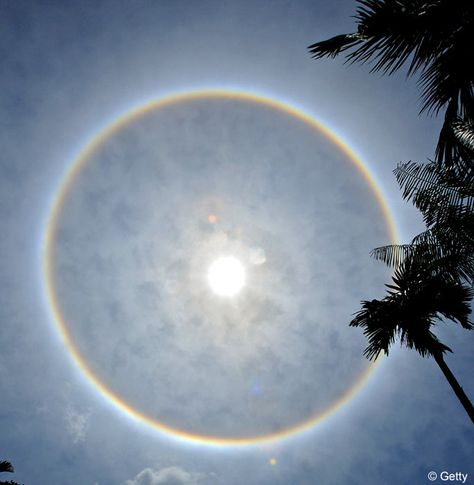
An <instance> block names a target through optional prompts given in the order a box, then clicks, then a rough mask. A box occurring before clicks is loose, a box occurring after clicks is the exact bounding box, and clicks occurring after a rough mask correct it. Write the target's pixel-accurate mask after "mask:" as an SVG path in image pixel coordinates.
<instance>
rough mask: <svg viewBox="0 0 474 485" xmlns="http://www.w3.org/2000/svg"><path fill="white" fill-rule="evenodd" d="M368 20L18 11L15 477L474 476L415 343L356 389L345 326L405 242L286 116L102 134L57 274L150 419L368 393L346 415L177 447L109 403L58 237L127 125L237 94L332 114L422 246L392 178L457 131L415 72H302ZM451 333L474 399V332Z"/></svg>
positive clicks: (267, 423)
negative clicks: (385, 261)
mask: <svg viewBox="0 0 474 485" xmlns="http://www.w3.org/2000/svg"><path fill="white" fill-rule="evenodd" d="M354 11H355V2H353V1H352V0H350V1H349V0H339V1H318V0H314V1H303V0H301V1H290V0H287V1H283V0H281V1H280V0H271V1H270V0H268V1H266V0H262V1H257V0H253V1H240V0H239V1H232V2H231V1H226V0H221V1H193V0H188V1H180V0H173V1H171V0H169V1H165V0H153V1H151V0H150V1H139V0H130V1H119V0H114V1H81V2H72V1H57V2H54V1H43V2H32V1H16V0H15V1H14V0H4V1H2V2H1V3H0V22H1V28H0V50H1V56H0V59H1V62H2V76H1V77H0V83H1V89H0V101H1V111H0V123H1V129H0V137H1V147H2V150H1V156H0V161H1V166H0V198H1V199H0V200H1V205H0V217H1V223H2V237H1V240H0V244H1V255H2V258H1V264H2V267H1V272H0V275H1V276H0V277H1V280H0V285H1V291H0V298H1V304H0V318H1V320H0V336H1V346H2V348H1V352H0V460H2V459H8V460H10V461H12V462H13V464H14V466H15V469H16V472H15V474H14V475H11V476H10V475H8V474H7V475H6V476H5V477H0V480H1V479H2V478H3V479H4V480H6V479H15V480H16V481H18V482H20V483H24V484H25V485H37V484H38V485H42V484H45V485H56V484H57V485H63V484H64V485H68V484H74V485H75V484H78V485H96V484H99V485H158V484H160V485H207V484H211V485H213V484H219V485H243V484H250V485H253V484H256V485H260V484H261V485H273V484H279V485H284V484H295V485H300V484H301V485H311V484H345V483H348V484H369V485H370V484H381V483H387V484H407V483H410V484H412V483H413V484H418V483H419V484H424V483H431V482H429V480H428V478H427V475H428V473H429V472H430V471H435V472H437V473H441V472H443V471H448V472H452V473H456V472H461V473H468V474H469V475H470V476H469V478H468V481H467V483H469V482H470V481H472V480H474V467H473V466H472V455H473V451H474V449H473V438H474V433H473V431H472V425H471V423H470V422H469V420H468V417H467V416H466V414H465V412H464V410H463V409H462V407H461V406H460V404H459V403H458V401H457V399H456V398H455V396H454V394H453V393H452V391H451V389H450V387H449V386H448V384H447V382H446V381H445V379H444V377H443V375H442V374H441V372H440V370H439V368H438V367H437V365H436V364H435V362H434V361H433V360H432V359H422V358H421V357H420V356H419V355H418V354H416V353H415V352H414V351H408V350H405V349H400V348H399V346H398V345H395V346H394V347H393V350H392V351H391V353H390V356H389V358H385V357H384V358H382V359H381V362H380V363H379V364H378V365H377V366H376V368H375V369H373V370H372V372H371V373H370V375H369V376H368V377H367V379H366V380H365V382H363V383H362V385H361V386H360V388H359V389H355V387H357V384H358V383H359V381H360V379H361V377H364V376H366V374H367V369H368V365H369V364H368V362H367V361H366V360H365V359H364V358H363V356H362V352H363V349H364V348H365V345H366V341H365V338H364V336H363V335H362V332H361V331H360V330H359V329H353V328H349V327H348V322H349V321H350V319H351V318H352V315H353V314H354V312H356V311H357V310H358V309H359V302H360V300H363V299H372V298H376V297H379V296H380V295H382V293H383V291H384V290H383V283H384V282H388V280H389V276H390V275H389V273H388V271H387V269H386V268H385V267H384V266H383V265H382V264H381V263H377V262H375V261H373V260H371V259H370V257H369V252H370V250H371V249H372V248H373V247H375V246H380V245H383V244H386V243H389V242H390V234H389V227H388V225H387V221H386V220H385V218H384V214H383V210H382V207H381V205H380V201H378V200H377V197H376V194H375V192H374V189H373V187H371V186H370V184H369V182H368V180H367V178H366V177H365V176H364V175H363V174H362V173H361V171H360V170H359V169H358V168H357V167H356V165H355V163H354V161H353V160H351V158H350V157H349V156H348V154H347V152H344V151H343V150H342V149H341V147H340V146H338V145H337V144H336V143H334V141H331V140H330V139H329V138H328V137H327V136H325V135H324V133H323V132H322V131H321V130H317V129H316V128H315V126H312V125H309V124H308V123H305V122H304V121H303V120H302V119H301V118H298V117H296V116H294V115H292V114H291V113H290V112H285V111H284V110H282V109H280V108H278V107H277V106H276V105H271V104H265V103H257V102H252V101H250V98H248V97H245V96H243V97H237V96H233V97H232V96H228V97H223V96H217V95H214V96H207V97H201V98H199V99H198V98H192V99H191V98H189V99H187V100H184V99H181V100H180V101H176V102H173V103H169V104H167V105H165V106H161V105H159V106H158V108H157V109H153V110H150V111H148V112H147V113H146V114H144V115H143V116H141V117H138V118H136V119H134V120H132V121H130V122H129V123H125V124H122V125H121V127H120V128H119V129H117V130H115V131H114V132H113V133H112V134H111V136H108V137H106V138H102V139H101V140H100V143H98V144H97V145H96V146H95V149H94V150H91V151H89V153H88V154H87V156H86V157H83V159H82V165H81V168H80V169H79V170H78V171H77V174H76V176H75V178H74V180H73V181H72V182H71V183H70V185H69V186H68V190H67V191H66V192H65V194H64V198H63V201H62V205H61V206H60V207H59V210H58V212H57V218H56V220H55V225H54V227H53V230H52V231H51V237H52V239H51V246H50V248H49V249H50V256H51V258H50V260H49V266H48V265H46V267H47V268H49V270H50V275H51V282H52V286H51V289H52V292H53V293H54V295H55V299H56V303H57V308H58V310H59V311H60V313H61V315H62V317H63V321H64V328H65V330H66V331H67V333H68V335H69V337H70V340H71V342H72V343H73V345H74V347H75V349H76V352H77V353H78V355H80V356H81V358H82V360H83V363H84V365H85V366H87V368H88V369H89V371H90V372H92V373H93V374H94V375H95V377H96V378H97V379H98V381H99V382H100V383H101V385H102V386H105V387H103V389H105V388H107V389H108V390H109V391H110V392H111V393H113V394H114V395H115V396H116V398H117V399H120V400H123V401H124V402H126V403H127V404H128V405H129V406H131V407H132V408H133V410H134V412H136V413H139V414H141V415H142V416H144V417H147V418H149V419H151V420H155V422H157V423H161V424H163V425H165V426H168V427H170V428H173V429H175V430H177V431H180V432H184V433H190V434H193V435H197V436H202V435H207V436H212V437H215V438H249V437H264V436H267V435H269V434H272V433H278V432H282V431H285V430H288V429H289V428H292V427H293V426H297V425H298V424H301V423H302V422H305V421H307V420H308V419H311V418H312V417H315V416H318V415H320V414H324V413H325V412H326V411H328V410H330V409H331V408H332V407H337V405H338V403H339V404H340V403H341V398H342V397H343V396H345V395H347V393H349V394H350V392H351V389H352V390H356V391H357V392H354V393H353V395H352V397H351V398H350V399H347V400H346V402H345V403H344V405H342V406H339V407H338V409H337V410H336V411H335V412H333V413H327V414H328V416H327V417H325V419H321V420H319V422H318V423H316V424H315V425H314V426H313V427H311V428H309V429H306V430H305V431H304V432H300V433H293V434H292V435H291V436H289V437H286V438H283V439H274V440H270V441H268V442H264V443H258V444H252V445H247V446H242V445H241V446H232V445H216V444H209V443H206V442H205V440H201V442H192V441H191V440H186V439H180V438H178V437H177V436H175V435H173V433H166V432H163V431H160V430H158V429H156V428H154V427H152V426H149V425H147V424H146V423H145V422H144V421H143V420H141V419H136V418H133V417H132V416H131V415H130V414H127V413H126V412H124V410H123V409H121V408H120V406H118V405H117V404H116V403H115V404H114V402H113V400H112V399H110V398H109V397H107V396H106V395H105V394H104V392H101V391H100V390H99V389H98V387H97V386H96V385H94V384H93V383H92V381H91V379H89V378H88V377H87V375H86V373H85V371H84V368H83V369H81V368H80V366H79V365H78V362H77V360H76V361H75V360H74V359H73V357H72V354H71V352H70V349H68V347H67V345H66V341H65V340H64V339H63V338H62V337H61V334H60V330H59V327H58V325H57V323H56V322H55V319H54V316H53V311H52V308H51V304H50V301H49V300H48V297H47V284H46V278H45V273H44V266H43V249H44V238H45V233H46V228H47V224H48V220H49V218H50V213H51V209H52V204H53V202H54V201H55V200H56V198H57V195H58V191H59V189H60V187H61V186H62V183H63V181H64V179H65V176H66V174H67V173H68V169H69V168H70V167H71V165H72V164H73V163H74V161H75V160H76V159H77V158H78V156H79V154H80V153H84V152H83V150H84V148H85V147H86V146H87V145H88V144H89V143H90V142H92V141H93V140H94V139H96V138H97V136H98V135H99V134H100V133H102V132H103V131H104V130H106V129H107V128H108V127H109V126H110V125H111V124H112V123H114V122H115V121H116V120H117V119H118V118H120V117H123V116H125V115H126V114H127V113H130V112H131V111H133V110H135V109H137V108H139V107H140V106H142V105H145V104H146V103H149V102H151V101H153V100H157V99H161V98H164V97H166V96H170V95H173V94H180V93H181V94H184V93H189V92H194V91H196V90H204V89H205V90H213V89H214V90H221V91H222V90H227V91H231V92H235V91H238V92H241V93H247V94H249V95H257V96H261V97H265V98H267V99H269V100H274V101H276V102H278V103H280V106H282V104H281V103H283V104H286V105H289V106H292V107H296V108H297V109H299V110H301V111H303V112H304V113H306V114H308V115H311V116H313V117H315V118H316V119H317V120H318V121H319V122H320V123H321V124H322V125H325V126H326V127H327V128H328V129H330V130H332V132H333V133H334V134H335V135H336V136H338V137H339V138H340V139H341V140H343V141H344V142H345V143H346V144H347V146H348V147H350V148H351V149H352V150H354V152H355V153H356V154H357V155H358V156H359V157H360V159H361V160H362V161H363V163H364V165H365V166H366V167H367V169H368V171H369V172H370V173H371V174H372V176H373V178H374V180H375V181H376V182H377V185H378V187H379V189H380V190H381V191H382V193H383V196H384V199H385V201H386V203H387V205H388V206H389V208H390V209H391V213H392V216H393V219H394V220H395V222H396V225H397V228H398V233H399V235H400V238H401V240H403V241H407V240H409V239H410V236H412V235H414V234H415V233H416V232H418V231H419V230H420V228H421V227H422V226H421V225H420V218H419V216H418V214H417V213H416V211H415V210H414V209H412V208H411V207H410V205H408V204H406V203H405V202H403V201H402V200H401V197H400V194H399V191H398V187H397V184H396V182H395V180H394V177H393V175H392V173H391V171H392V169H393V168H394V167H395V165H396V163H397V162H398V161H408V160H414V161H424V160H426V159H428V158H432V157H433V151H434V146H435V143H436V139H437V134H438V131H439V127H440V120H438V119H433V118H427V117H418V110H419V105H418V102H417V98H418V93H417V90H416V84H415V83H414V82H413V81H411V80H410V81H408V82H407V81H406V79H405V78H404V75H403V74H400V75H397V76H393V77H391V78H384V77H381V76H379V75H370V74H369V73H368V71H369V69H368V68H364V67H360V66H347V65H343V61H342V59H336V60H325V61H317V62H316V61H313V60H311V58H310V56H309V55H308V53H307V49H306V48H307V46H308V45H309V44H311V43H312V42H314V41H316V40H320V39H324V38H327V37H329V36H331V35H335V34H338V33H343V32H349V31H351V30H352V29H353V19H351V15H353V14H354ZM210 216H211V217H210ZM221 255H233V256H235V257H237V258H238V259H239V260H240V261H242V264H243V265H244V267H245V268H246V284H245V286H244V287H243V289H242V291H241V292H240V293H239V294H238V295H236V296H235V297H232V298H223V297H221V296H218V295H216V294H214V293H213V292H212V291H211V289H210V287H209V285H208V281H207V278H206V275H207V271H208V267H209V265H210V264H211V263H212V262H213V261H214V260H215V258H216V257H219V256H221ZM451 327H453V328H451ZM436 332H437V334H438V336H440V338H441V339H442V340H443V341H444V342H445V343H446V344H447V345H449V346H450V347H451V348H452V349H453V350H454V353H453V354H450V355H448V356H447V357H446V361H447V363H448V365H449V366H450V367H451V369H452V371H453V372H454V374H455V375H456V377H457V378H458V379H459V381H460V382H461V385H463V387H464V389H465V391H466V393H467V394H468V395H470V396H471V397H473V396H474V379H473V374H472V354H471V346H470V339H472V335H470V334H469V332H467V331H465V330H461V329H458V328H455V326H454V325H447V324H441V325H440V326H439V327H438V328H437V329H436ZM354 386H355V387H354ZM439 481H441V480H440V479H439V480H438V482H439ZM435 483H436V482H435Z"/></svg>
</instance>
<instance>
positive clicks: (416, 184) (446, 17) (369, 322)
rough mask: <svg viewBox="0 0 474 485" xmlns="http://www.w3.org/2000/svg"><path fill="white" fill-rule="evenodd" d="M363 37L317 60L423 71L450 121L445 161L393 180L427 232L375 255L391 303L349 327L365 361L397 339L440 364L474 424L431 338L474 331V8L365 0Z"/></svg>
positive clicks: (346, 40)
mask: <svg viewBox="0 0 474 485" xmlns="http://www.w3.org/2000/svg"><path fill="white" fill-rule="evenodd" d="M358 3H359V5H360V6H359V8H358V9H357V13H356V16H355V18H356V22H357V25H358V28H357V32H355V33H351V34H344V35H338V36H336V37H333V38H331V39H328V40H325V41H322V42H317V43H315V44H313V45H311V46H310V47H309V49H310V51H311V53H312V54H313V57H314V58H316V59H317V58H322V57H335V56H337V55H338V54H340V53H342V52H345V51H350V53H349V54H348V55H347V56H346V59H347V61H348V62H351V63H353V62H360V63H366V62H369V63H372V71H382V72H384V73H386V74H392V73H393V72H395V71H397V70H398V69H400V68H401V67H402V66H403V65H404V64H408V75H409V76H411V75H414V74H415V73H417V72H419V73H420V78H419V84H420V87H421V90H422V92H421V98H422V101H423V104H422V108H421V112H423V111H428V112H432V113H435V114H437V113H439V111H440V110H441V109H443V108H445V120H444V124H443V127H442V129H441V132H440V135H439V140H438V144H437V147H436V161H435V162H430V163H428V164H418V163H413V162H408V163H403V164H399V165H398V167H397V168H396V169H395V171H394V173H395V176H396V177H397V180H398V182H399V184H400V186H401V189H402V191H403V197H404V198H405V199H410V200H411V201H412V202H413V204H414V205H415V206H416V207H417V208H418V209H419V210H420V211H421V213H422V215H423V219H424V222H425V224H426V230H425V231H424V232H422V233H421V234H419V235H418V236H416V237H415V238H414V239H413V240H412V241H411V243H409V244H402V245H390V246H384V247H381V248H376V249H374V250H373V251H372V256H374V257H375V258H376V259H379V260H382V261H384V262H385V263H387V264H389V265H390V266H393V267H394V268H395V274H394V277H393V284H392V285H387V287H388V295H387V296H386V297H385V298H383V299H382V300H372V301H363V302H362V309H361V310H360V311H359V312H358V313H357V314H356V316H355V318H354V319H353V320H352V321H351V323H350V325H351V326H355V327H364V334H365V335H366V336H367V338H368V341H369V345H368V347H367V348H366V350H365V355H366V357H368V358H369V359H374V358H376V357H377V356H378V355H379V354H380V352H382V351H384V352H385V353H386V354H388V352H389V347H390V345H391V344H392V343H393V342H394V340H395V339H396V337H400V339H401V341H402V343H405V344H406V345H407V346H408V347H410V348H415V349H416V350H417V351H418V352H419V353H420V354H421V355H422V356H432V357H433V358H434V359H435V361H436V362H437V363H438V365H439V366H440V368H441V370H442V371H443V373H444V375H445V377H446V378H447V380H448V382H449V384H450V385H451V387H452V388H453V390H454V392H455V393H456V395H457V397H458V398H459V400H460V401H461V403H462V405H463V407H464V408H465V410H466V412H467V413H468V415H469V416H470V418H471V421H473V423H474V409H473V406H472V404H471V402H470V401H469V399H468V398H467V396H466V394H465V393H464V391H463V390H462V388H461V386H460V385H459V383H458V382H457V380H456V379H455V377H454V375H453V374H452V373H451V371H450V370H449V368H448V366H447V365H446V363H445V361H444V358H443V356H444V353H445V352H447V351H451V349H449V347H447V346H446V345H444V344H443V343H441V342H440V341H439V340H438V339H437V338H436V336H435V335H434V334H433V333H432V332H431V327H432V326H433V325H434V323H435V321H436V320H439V319H442V318H444V319H447V320H451V321H453V322H458V323H460V324H461V325H462V327H464V328H466V329H471V328H472V327H473V326H472V324H471V323H470V322H469V319H468V316H469V313H470V307H469V302H470V300H471V299H472V297H473V291H472V286H473V284H474V62H473V61H474V51H472V49H471V47H470V46H471V45H472V42H473V40H474V2H473V1H472V0H430V1H428V0H358Z"/></svg>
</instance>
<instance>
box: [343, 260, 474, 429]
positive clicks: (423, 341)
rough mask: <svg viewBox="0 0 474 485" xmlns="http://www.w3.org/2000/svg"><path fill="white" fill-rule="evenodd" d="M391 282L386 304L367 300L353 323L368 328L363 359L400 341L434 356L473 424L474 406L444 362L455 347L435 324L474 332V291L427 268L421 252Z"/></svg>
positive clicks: (421, 352) (384, 299)
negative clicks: (471, 318)
mask: <svg viewBox="0 0 474 485" xmlns="http://www.w3.org/2000/svg"><path fill="white" fill-rule="evenodd" d="M392 279H393V284H391V285H386V286H387V288H388V295H387V296H386V297H385V298H383V299H382V300H372V301H363V302H362V309H361V310H360V311H359V312H358V313H356V316H355V318H354V319H353V320H352V321H351V322H350V324H349V325H350V326H352V327H363V328H364V335H365V336H366V337H367V340H368V343H369V345H368V346H367V348H366V349H365V351H364V355H365V356H366V357H367V358H368V359H370V360H372V359H376V358H377V357H378V356H379V354H380V353H381V352H384V353H385V354H387V355H388V353H389V349H390V346H391V345H392V344H393V343H394V341H395V339H396V338H397V337H399V338H400V340H401V342H402V343H404V344H405V345H406V346H407V347H409V348H414V349H415V350H417V351H418V352H419V353H420V354H421V355H422V356H423V357H425V356H431V357H433V358H434V359H435V361H436V363H437V364H438V365H439V367H440V368H441V370H442V372H443V374H444V376H445V377H446V379H447V380H448V382H449V384H450V385H451V387H452V389H453V391H454V392H455V394H456V396H457V397H458V399H459V401H460V402H461V404H462V405H463V407H464V409H465V410H466V412H467V413H468V415H469V417H470V418H471V421H472V422H473V423H474V407H473V405H472V403H471V402H470V400H469V398H468V397H467V396H466V394H465V393H464V391H463V389H462V387H461V386H460V385H459V383H458V381H457V380H456V378H455V377H454V375H453V373H452V372H451V370H450V369H449V367H448V366H447V364H446V362H445V361H444V358H443V356H444V353H445V352H451V349H450V348H449V347H448V346H446V345H445V344H443V343H442V342H440V341H439V340H438V338H437V337H436V335H435V334H434V333H433V332H432V331H431V327H432V326H433V325H434V324H435V322H436V320H441V319H444V320H451V321H452V322H457V323H459V324H461V325H462V327H464V328H466V329H472V328H473V324H472V323H471V322H470V321H469V314H470V311H471V310H470V306H469V301H470V300H471V298H472V297H473V290H472V289H471V288H469V287H467V286H465V285H463V284H461V283H459V282H456V281H453V280H449V279H446V278H445V277H444V275H443V274H440V273H438V272H436V271H430V270H427V269H426V266H425V265H424V264H420V260H419V258H417V255H416V252H414V253H412V254H411V255H409V256H408V257H406V258H405V260H404V261H403V263H402V264H401V265H400V266H399V267H398V268H397V269H396V270H395V273H394V276H393V278H392Z"/></svg>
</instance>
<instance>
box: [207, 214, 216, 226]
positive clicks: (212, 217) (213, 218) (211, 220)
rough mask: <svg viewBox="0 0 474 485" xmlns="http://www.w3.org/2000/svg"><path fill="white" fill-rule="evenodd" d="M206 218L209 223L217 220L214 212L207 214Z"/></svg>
mask: <svg viewBox="0 0 474 485" xmlns="http://www.w3.org/2000/svg"><path fill="white" fill-rule="evenodd" d="M207 220H208V222H209V224H215V223H216V222H217V216H216V215H215V214H209V217H208V218H207Z"/></svg>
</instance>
